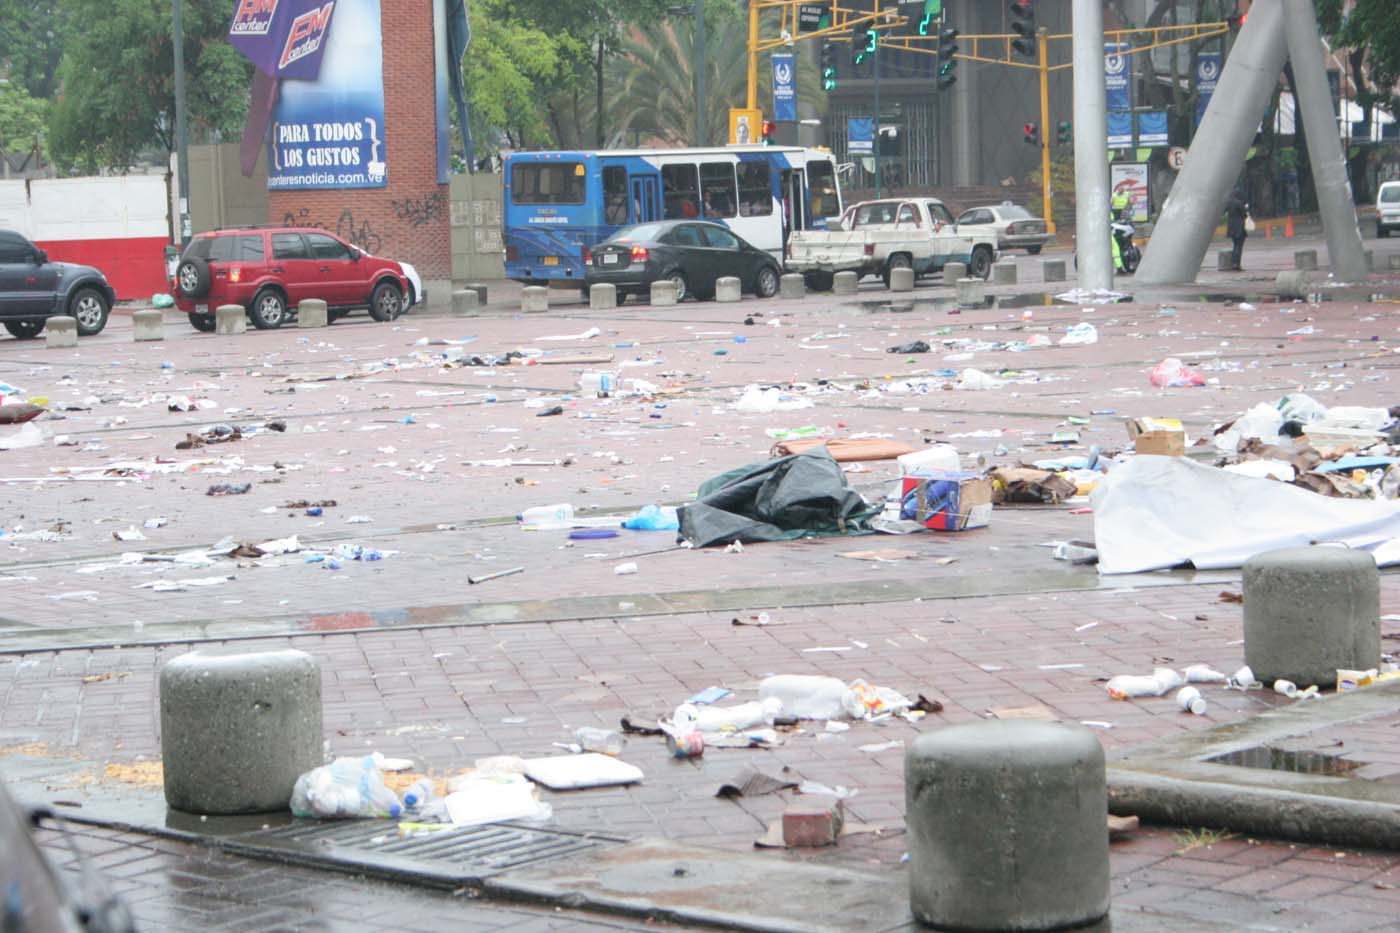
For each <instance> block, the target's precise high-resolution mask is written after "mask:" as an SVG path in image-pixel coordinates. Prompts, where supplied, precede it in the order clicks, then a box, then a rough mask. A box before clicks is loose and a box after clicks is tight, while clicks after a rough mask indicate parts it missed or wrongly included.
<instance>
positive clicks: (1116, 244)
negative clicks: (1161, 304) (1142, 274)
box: [1074, 211, 1142, 275]
mask: <svg viewBox="0 0 1400 933" xmlns="http://www.w3.org/2000/svg"><path fill="white" fill-rule="evenodd" d="M1109 231H1110V236H1109V243H1110V244H1112V246H1111V248H1112V252H1113V270H1114V271H1115V272H1121V273H1123V274H1124V275H1132V274H1133V273H1134V272H1136V271H1137V267H1138V263H1140V262H1142V250H1140V249H1138V247H1137V244H1136V243H1134V242H1133V235H1134V234H1136V233H1137V227H1136V226H1135V225H1134V224H1133V220H1132V217H1131V216H1130V215H1129V214H1128V212H1127V211H1124V212H1123V213H1122V214H1120V215H1118V218H1117V219H1116V220H1113V221H1112V222H1111V223H1110V224H1109ZM1074 268H1076V269H1078V268H1079V254H1078V253H1075V254H1074Z"/></svg>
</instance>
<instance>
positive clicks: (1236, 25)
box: [1225, 13, 1249, 32]
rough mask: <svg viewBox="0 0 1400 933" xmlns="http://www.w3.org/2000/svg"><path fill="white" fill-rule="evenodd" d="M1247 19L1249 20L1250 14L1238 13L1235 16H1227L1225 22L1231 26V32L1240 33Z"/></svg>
mask: <svg viewBox="0 0 1400 933" xmlns="http://www.w3.org/2000/svg"><path fill="white" fill-rule="evenodd" d="M1247 19H1249V14H1248V13H1236V14H1235V15H1234V16H1227V17H1226V18H1225V22H1226V23H1227V24H1229V26H1230V31H1231V32H1239V31H1240V28H1241V27H1242V26H1244V21H1245V20H1247Z"/></svg>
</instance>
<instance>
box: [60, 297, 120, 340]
mask: <svg viewBox="0 0 1400 933" xmlns="http://www.w3.org/2000/svg"><path fill="white" fill-rule="evenodd" d="M110 311H111V308H109V307H108V306H107V296H106V295H104V294H102V293H101V292H99V291H98V290H97V289H95V288H80V289H78V290H77V292H75V293H74V295H73V298H72V299H71V300H70V301H69V302H68V314H69V315H71V316H72V317H74V318H76V319H77V321H78V336H79V337H91V336H93V335H94V334H100V333H102V328H104V327H106V326H107V314H108V312H110Z"/></svg>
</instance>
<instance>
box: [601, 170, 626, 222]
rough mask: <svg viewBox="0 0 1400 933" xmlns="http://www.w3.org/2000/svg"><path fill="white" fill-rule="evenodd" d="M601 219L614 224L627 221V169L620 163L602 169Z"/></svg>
mask: <svg viewBox="0 0 1400 933" xmlns="http://www.w3.org/2000/svg"><path fill="white" fill-rule="evenodd" d="M603 220H604V221H605V222H606V223H609V224H614V225H618V224H625V223H627V169H625V168H623V167H622V166H620V165H609V166H606V167H605V168H604V169H603Z"/></svg>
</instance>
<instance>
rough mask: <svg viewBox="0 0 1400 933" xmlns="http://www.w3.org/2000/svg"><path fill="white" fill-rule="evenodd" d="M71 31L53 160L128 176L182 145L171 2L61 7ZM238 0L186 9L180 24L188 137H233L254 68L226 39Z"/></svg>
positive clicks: (53, 128) (127, 0)
mask: <svg viewBox="0 0 1400 933" xmlns="http://www.w3.org/2000/svg"><path fill="white" fill-rule="evenodd" d="M61 3H62V7H63V10H64V13H65V16H66V21H67V23H68V24H69V28H68V30H67V34H66V41H65V44H64V53H63V62H62V64H61V66H60V67H59V78H60V81H61V89H60V91H59V93H58V97H57V99H56V101H55V103H54V110H53V117H52V120H51V122H50V140H51V145H52V147H53V156H54V159H55V160H56V161H57V162H59V163H60V164H61V165H64V166H65V167H67V168H71V169H76V170H79V171H83V172H93V171H96V170H97V169H99V168H104V167H105V168H114V169H124V168H127V167H129V166H131V165H132V164H134V163H135V162H137V161H138V160H139V159H140V158H141V157H142V156H143V155H146V154H153V153H154V154H161V153H162V152H163V153H165V154H168V153H169V152H170V151H171V150H172V149H173V148H174V145H175V87H174V85H175V82H174V54H173V49H172V41H171V6H170V2H169V0H61ZM233 4H234V0H207V2H200V3H191V2H186V3H185V4H184V6H183V18H182V25H183V29H184V46H185V49H184V51H185V56H184V57H185V76H186V79H187V80H186V84H185V87H186V95H187V102H188V107H189V129H190V139H191V140H192V141H200V140H204V139H208V138H210V137H211V136H212V137H215V138H221V137H223V136H236V135H237V134H238V133H239V132H241V130H242V126H243V119H244V116H245V115H246V112H247V107H248V86H249V82H250V80H251V77H252V66H251V65H250V64H249V63H248V62H247V60H246V59H244V58H243V56H241V55H239V54H238V52H236V51H235V50H234V48H233V46H232V45H230V44H229V42H228V39H227V33H228V24H229V21H230V20H231V19H232V18H233Z"/></svg>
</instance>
